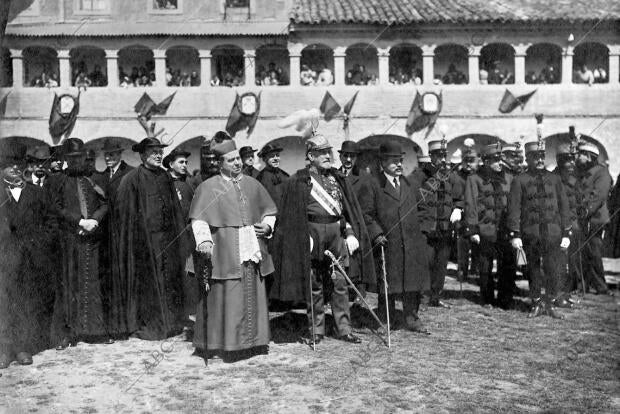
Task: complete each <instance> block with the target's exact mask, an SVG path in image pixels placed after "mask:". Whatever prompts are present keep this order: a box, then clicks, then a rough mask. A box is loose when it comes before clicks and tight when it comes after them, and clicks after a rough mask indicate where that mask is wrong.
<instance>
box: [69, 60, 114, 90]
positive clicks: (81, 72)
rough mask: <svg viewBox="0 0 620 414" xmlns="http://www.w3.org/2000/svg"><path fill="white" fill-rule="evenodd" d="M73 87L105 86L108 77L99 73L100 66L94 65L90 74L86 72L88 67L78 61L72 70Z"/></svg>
mask: <svg viewBox="0 0 620 414" xmlns="http://www.w3.org/2000/svg"><path fill="white" fill-rule="evenodd" d="M71 82H72V84H73V86H77V87H78V88H80V87H84V88H87V87H90V86H106V85H107V84H108V77H107V76H106V75H105V74H104V73H103V72H102V71H101V66H100V65H95V66H94V67H93V70H92V72H90V73H89V72H88V67H87V66H86V63H85V62H84V61H80V62H79V63H78V64H77V66H76V67H75V68H74V70H73V76H72V78H71Z"/></svg>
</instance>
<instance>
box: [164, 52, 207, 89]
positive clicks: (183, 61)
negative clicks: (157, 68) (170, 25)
mask: <svg viewBox="0 0 620 414" xmlns="http://www.w3.org/2000/svg"><path fill="white" fill-rule="evenodd" d="M166 86H183V87H185V86H200V58H199V57H198V51H197V50H196V49H194V48H193V47H190V46H175V47H171V48H170V49H168V50H166Z"/></svg>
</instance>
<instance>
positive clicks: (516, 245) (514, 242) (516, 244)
mask: <svg viewBox="0 0 620 414" xmlns="http://www.w3.org/2000/svg"><path fill="white" fill-rule="evenodd" d="M510 244H511V245H512V248H513V249H522V248H523V241H521V239H520V238H519V237H515V238H514V239H512V240H510Z"/></svg>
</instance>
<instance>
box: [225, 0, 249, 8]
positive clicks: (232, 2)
mask: <svg viewBox="0 0 620 414" xmlns="http://www.w3.org/2000/svg"><path fill="white" fill-rule="evenodd" d="M226 7H250V0H226Z"/></svg>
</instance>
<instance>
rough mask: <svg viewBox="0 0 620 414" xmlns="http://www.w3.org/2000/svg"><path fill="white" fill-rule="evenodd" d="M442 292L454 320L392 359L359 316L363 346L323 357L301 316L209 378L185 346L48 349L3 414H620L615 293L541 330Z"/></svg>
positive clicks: (397, 345)
mask: <svg viewBox="0 0 620 414" xmlns="http://www.w3.org/2000/svg"><path fill="white" fill-rule="evenodd" d="M607 264H608V265H609V263H607ZM613 267H614V268H615V269H614V273H615V274H616V275H617V274H618V273H617V270H618V269H616V268H617V267H618V266H617V263H614V266H613ZM612 277H614V276H613V274H612ZM519 286H520V287H526V286H527V283H526V282H524V281H520V282H519ZM446 287H447V289H446V297H447V300H448V301H449V302H450V303H451V304H452V305H453V307H452V308H451V309H436V308H428V309H425V311H424V312H422V314H421V317H422V319H423V320H424V322H425V323H426V324H427V327H428V328H429V329H430V331H431V332H432V335H430V336H422V335H420V334H414V333H411V332H407V331H403V330H398V331H393V332H392V348H391V349H389V350H388V349H387V347H386V346H385V345H384V344H383V342H382V341H381V339H380V338H379V337H378V336H377V335H376V334H374V333H373V332H372V330H371V329H370V328H369V326H371V327H372V325H373V324H372V323H371V319H369V316H368V312H366V311H364V310H363V309H361V308H356V309H355V310H354V317H355V319H356V320H357V321H358V323H357V324H356V325H357V329H356V332H357V333H358V334H359V335H360V336H361V337H362V338H363V343H362V344H361V345H351V344H347V343H343V342H341V341H337V340H335V339H327V340H325V341H324V342H322V343H321V344H320V345H319V346H318V348H317V350H316V351H315V352H313V351H312V350H311V349H310V348H309V347H308V346H307V345H303V344H301V343H297V342H296V339H297V333H298V331H299V330H300V329H302V328H303V321H304V320H305V314H304V313H303V311H301V310H300V311H296V312H288V313H272V314H271V327H272V336H273V338H274V342H273V343H272V344H271V345H270V348H269V354H268V355H261V356H256V357H253V358H250V359H247V360H243V361H240V362H235V363H225V362H223V361H222V360H220V359H215V360H210V361H209V365H208V366H205V363H204V362H203V360H202V359H201V358H198V357H196V356H192V352H193V348H192V347H191V344H190V343H188V342H184V341H183V340H182V338H181V337H177V338H172V339H170V340H169V341H165V342H164V341H161V342H149V341H143V340H139V339H130V340H127V341H120V342H117V343H115V344H113V345H92V344H86V343H79V344H78V346H76V347H72V348H69V349H67V350H66V351H64V352H56V351H55V350H48V351H45V352H43V353H40V354H38V355H36V356H35V357H34V364H33V365H31V366H25V367H24V366H19V365H16V364H15V363H13V365H11V366H10V367H9V368H8V369H5V370H3V371H1V374H2V377H1V378H0V412H11V413H14V412H15V413H21V412H24V413H26V412H52V413H55V412H62V413H67V412H70V413H108V412H117V413H125V412H126V413H151V412H214V413H254V412H257V413H263V412H269V413H280V412H282V413H290V412H295V413H296V414H301V413H353V412H355V413H358V412H359V413H398V412H432V413H442V412H489V413H491V412H493V413H495V412H545V413H570V412H588V413H593V412H605V413H613V412H616V413H617V412H620V351H619V350H620V329H619V328H620V327H619V320H620V319H619V309H620V307H619V304H620V296H619V295H618V291H616V296H615V297H613V298H612V297H608V296H605V297H602V296H595V295H592V294H588V295H586V296H585V297H584V298H583V299H582V301H581V303H580V305H579V307H578V308H577V309H573V310H562V313H563V314H564V315H565V319H564V320H555V319H551V318H550V317H548V316H543V317H539V318H536V319H533V320H532V319H527V318H526V313H525V312H526V310H527V302H526V298H525V297H518V298H517V299H519V302H518V303H519V304H520V305H519V306H517V309H514V310H510V311H503V310H500V309H485V308H482V307H480V306H479V305H478V304H477V293H478V287H477V286H476V285H475V284H470V283H466V284H464V285H463V293H462V295H461V292H460V288H459V284H458V283H457V282H456V281H455V280H454V279H453V278H451V277H448V279H447V286H446ZM526 293H527V292H526V291H523V292H522V295H525V294H526ZM369 297H370V301H371V305H373V306H376V295H372V294H370V295H369ZM360 321H362V323H361V325H360Z"/></svg>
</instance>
